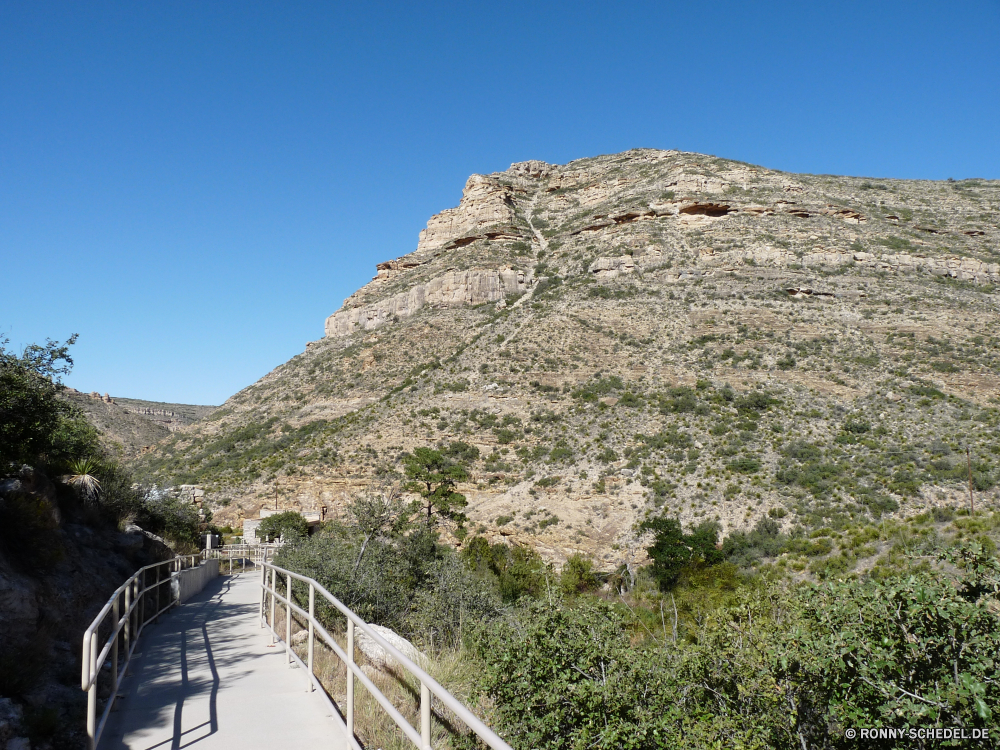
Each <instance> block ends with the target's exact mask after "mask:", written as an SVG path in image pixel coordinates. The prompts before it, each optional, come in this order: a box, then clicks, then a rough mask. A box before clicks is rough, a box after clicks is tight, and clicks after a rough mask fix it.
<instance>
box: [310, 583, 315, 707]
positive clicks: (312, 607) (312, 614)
mask: <svg viewBox="0 0 1000 750" xmlns="http://www.w3.org/2000/svg"><path fill="white" fill-rule="evenodd" d="M315 619H316V587H315V586H313V584H312V581H310V582H309V692H312V691H313V690H315V689H316V686H315V685H313V681H312V675H313V674H314V672H313V639H314V635H315V629H314V628H313V622H314V621H315Z"/></svg>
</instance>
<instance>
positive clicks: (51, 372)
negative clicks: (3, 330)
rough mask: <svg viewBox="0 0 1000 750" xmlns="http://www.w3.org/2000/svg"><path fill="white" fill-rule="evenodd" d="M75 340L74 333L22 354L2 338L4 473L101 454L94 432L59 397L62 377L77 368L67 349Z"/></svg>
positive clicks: (0, 466) (0, 448)
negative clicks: (15, 466)
mask: <svg viewBox="0 0 1000 750" xmlns="http://www.w3.org/2000/svg"><path fill="white" fill-rule="evenodd" d="M75 341H76V335H75V334H74V335H73V336H70V337H69V339H67V340H66V343H64V344H60V343H59V342H57V341H52V340H49V341H47V342H46V344H45V346H40V345H38V344H31V345H30V346H27V347H25V349H24V351H23V352H22V354H20V355H17V354H15V353H14V352H10V351H8V350H7V349H6V348H5V345H6V344H7V343H8V340H7V339H0V471H3V470H5V469H6V468H7V467H8V466H9V465H10V464H31V465H37V464H40V463H46V462H49V463H52V462H56V463H58V462H65V461H70V460H72V459H74V458H82V457H84V456H87V455H91V454H94V453H96V452H97V436H96V432H95V431H94V429H93V428H92V427H90V426H89V425H88V424H87V423H86V421H85V420H84V419H83V418H82V417H81V416H80V415H79V414H78V413H77V412H76V410H74V409H73V408H72V407H71V406H70V405H69V404H68V403H66V402H65V401H63V400H61V399H60V398H59V397H58V394H59V391H60V390H61V389H62V385H61V384H60V383H59V376H60V375H63V374H65V373H67V372H69V370H70V368H71V367H72V366H73V360H72V359H71V358H70V356H69V353H68V350H69V347H70V346H71V345H72V344H73V343H74V342H75ZM60 362H62V363H63V364H59V363H60Z"/></svg>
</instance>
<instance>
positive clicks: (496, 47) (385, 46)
mask: <svg viewBox="0 0 1000 750" xmlns="http://www.w3.org/2000/svg"><path fill="white" fill-rule="evenodd" d="M998 40H1000V2H997V1H996V0H993V1H991V2H975V1H972V2H964V3H925V2H884V3H870V2H866V3H846V2H838V3H802V2H796V3H790V2H789V3H768V2H758V3H745V2H744V3H727V2H716V3H711V4H707V3H691V2H684V3H673V2H665V1H663V0H661V1H660V2H649V3H642V2H617V3H593V4H588V3H580V2H574V3H569V2H567V3H544V2H535V3H497V2H488V3H486V2H482V3H480V2H455V3H419V4H416V3H410V4H404V3H395V4H388V3H378V2H368V3H339V4H337V3H296V2H288V0H283V2H280V3H278V2H270V3H262V2H240V3H232V2H206V1H205V0H198V1H197V2H168V1H165V2H156V3H131V2H116V3H111V2H91V3H79V2H73V3H70V2H66V3H56V2H31V3H20V2H14V1H13V0H0V283H2V288H0V335H4V336H7V337H8V338H10V339H11V345H13V346H22V345H24V344H26V343H30V342H33V341H42V340H44V339H45V338H46V337H52V338H57V339H64V338H66V337H67V336H68V335H69V334H71V333H73V332H78V333H79V334H80V340H79V343H78V344H77V346H76V347H75V358H76V363H77V364H76V368H75V370H74V372H73V373H72V375H71V376H70V377H69V378H68V379H67V383H68V384H69V385H72V386H73V387H76V388H79V389H81V390H85V391H90V390H99V391H101V392H105V391H107V392H110V393H112V394H113V395H119V396H131V397H136V398H147V399H153V400H162V401H177V402H189V403H221V402H222V401H224V400H225V399H226V398H227V397H229V396H230V395H232V394H233V393H235V392H236V391H238V390H239V389H241V388H243V387H245V386H247V385H249V384H250V383H252V382H253V381H255V380H257V379H258V378H259V377H261V376H263V375H264V374H265V373H267V372H268V371H269V370H271V369H272V368H274V367H275V366H277V365H278V364H280V363H281V362H283V361H285V360H287V359H288V358H290V357H291V356H293V355H294V354H296V353H298V352H300V351H302V350H303V348H304V345H305V343H306V341H309V340H314V339H317V338H319V337H320V336H321V335H322V332H323V328H322V326H323V320H324V318H325V317H326V316H327V315H329V314H330V313H332V312H333V311H334V310H336V309H337V308H338V307H339V306H340V304H341V303H342V302H343V300H344V298H345V297H347V296H348V295H349V294H351V293H352V292H353V291H354V290H356V289H357V288H358V287H359V286H361V285H362V284H364V283H365V282H367V281H368V280H369V279H370V278H371V276H372V275H373V273H374V265H375V263H377V262H379V261H382V260H387V259H390V258H394V257H397V256H399V255H403V254H405V253H407V252H410V251H412V250H413V249H414V248H415V246H416V241H417V233H418V232H419V231H420V230H421V229H422V228H423V227H424V225H425V223H426V221H427V218H428V217H429V216H430V215H431V214H433V213H436V212H438V211H440V210H442V209H445V208H448V207H451V206H454V205H455V204H457V202H458V199H459V197H460V196H461V189H462V185H463V184H464V182H465V180H466V178H467V177H468V175H469V174H471V173H473V172H492V171H497V170H502V169H506V168H507V167H508V166H509V165H510V164H511V163H512V162H515V161H523V160H525V159H543V160H545V161H549V162H557V163H564V162H566V161H569V160H571V159H576V158H580V157H585V156H593V155H596V154H601V153H613V152H617V151H623V150H626V149H629V148H634V147H651V148H678V149H684V150H690V151H700V152H704V153H710V154H715V155H718V156H724V157H728V158H733V159H738V160H741V161H749V162H754V163H757V164H762V165H764V166H767V167H772V168H777V169H783V170H788V171H800V172H821V173H837V174H853V175H865V176H885V177H914V178H916V177H919V178H933V179H945V178H948V177H954V178H956V179H958V178H964V177H986V178H993V179H996V178H1000V41H998Z"/></svg>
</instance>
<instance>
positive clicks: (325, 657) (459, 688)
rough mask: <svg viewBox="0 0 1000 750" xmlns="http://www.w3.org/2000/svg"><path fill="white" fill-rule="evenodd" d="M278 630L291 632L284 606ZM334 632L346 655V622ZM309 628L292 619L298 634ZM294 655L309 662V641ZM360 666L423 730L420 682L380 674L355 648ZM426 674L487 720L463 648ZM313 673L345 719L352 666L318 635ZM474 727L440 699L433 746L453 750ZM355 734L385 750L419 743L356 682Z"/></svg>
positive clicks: (437, 659)
mask: <svg viewBox="0 0 1000 750" xmlns="http://www.w3.org/2000/svg"><path fill="white" fill-rule="evenodd" d="M275 621H276V622H275V630H276V631H277V632H278V633H279V634H281V635H282V636H283V635H284V633H285V610H284V608H283V607H282V606H281V605H280V603H279V605H278V606H277V607H276V608H275ZM328 625H330V627H328V632H330V634H331V635H332V636H333V637H334V639H335V640H336V642H337V645H338V646H339V647H340V648H341V649H344V650H345V651H346V649H347V635H346V623H345V621H344V620H340V621H339V622H337V623H328ZM307 628H308V623H307V622H305V621H304V620H303V618H301V617H299V616H298V615H293V617H292V634H293V635H294V634H295V633H297V632H299V631H300V630H306V629H307ZM293 650H294V651H295V653H296V654H297V655H298V656H299V658H301V659H302V661H303V662H306V661H307V658H308V644H307V643H306V642H303V643H301V644H297V645H294V646H293ZM355 661H356V662H357V663H358V664H359V665H360V666H361V668H362V670H363V671H364V673H365V675H366V676H367V677H368V678H369V679H370V680H371V681H372V682H373V683H375V686H376V687H377V688H378V689H379V690H380V691H381V692H382V694H383V695H384V696H385V697H386V698H387V699H388V700H389V702H391V703H392V705H393V706H395V707H396V709H397V710H398V711H399V712H400V714H402V715H403V717H404V718H405V719H406V720H407V721H408V722H409V723H410V725H411V726H412V727H413V728H414V729H415V730H416V731H417V732H418V733H419V731H420V681H419V680H418V679H417V678H416V677H414V676H413V675H411V674H409V673H408V672H407V671H406V670H405V669H403V668H402V667H399V668H396V669H392V668H386V669H378V668H376V667H374V666H373V665H372V664H371V663H370V662H369V661H368V659H366V657H365V656H364V654H363V653H361V651H360V650H359V649H355ZM426 670H427V672H428V674H430V675H431V676H432V677H433V678H434V679H435V680H437V681H438V682H439V683H440V684H441V685H443V686H445V687H446V688H447V689H448V691H449V692H451V694H452V695H453V696H455V698H457V699H458V700H459V701H460V702H462V703H463V704H464V705H465V706H467V707H468V708H469V709H470V710H471V711H472V712H473V713H475V714H476V715H477V716H479V717H480V718H485V717H486V715H487V714H488V712H489V706H488V705H485V704H481V703H480V702H477V701H474V699H473V698H472V686H473V682H474V675H475V672H474V667H473V665H472V664H471V662H470V660H469V659H467V658H465V653H464V651H463V650H461V649H446V650H441V651H438V652H435V653H434V654H432V655H429V658H428V662H427V666H426ZM313 671H314V673H315V675H316V677H317V678H318V679H319V682H320V684H321V685H323V688H324V689H325V690H326V693H327V695H329V696H330V698H331V699H332V700H333V702H334V703H335V704H336V705H337V707H338V709H339V710H340V713H341V716H344V715H345V708H346V703H347V667H346V666H345V665H344V663H343V662H342V661H341V659H340V657H339V656H337V654H336V653H334V651H333V649H332V648H330V647H329V646H328V645H327V644H326V643H325V642H324V641H323V640H322V639H321V638H320V636H319V635H318V634H317V636H316V640H315V645H314V649H313ZM468 731H469V730H468V727H467V726H466V725H465V724H464V723H463V722H462V721H461V720H460V719H458V718H457V717H456V716H455V715H454V714H453V713H452V712H451V711H450V710H449V709H448V708H446V707H445V706H444V705H443V704H442V703H441V702H440V701H439V700H438V699H437V698H434V699H433V701H432V704H431V745H432V747H434V748H452V747H454V743H453V740H454V739H455V738H457V737H460V736H462V735H464V734H467V733H468ZM354 732H355V735H356V736H357V738H358V740H359V741H360V742H361V744H362V745H364V746H365V747H368V748H381V750H409V749H410V748H412V747H413V744H412V743H411V742H410V741H409V739H408V738H407V737H406V735H405V734H404V733H403V732H402V730H401V729H400V728H399V727H398V726H397V725H396V723H395V721H393V719H392V718H391V717H390V716H389V715H388V714H387V713H386V712H385V710H384V709H383V708H382V706H381V705H379V703H378V701H377V700H376V699H375V698H374V696H372V694H371V693H369V691H368V690H367V688H365V686H364V685H362V684H361V681H360V680H355V688H354Z"/></svg>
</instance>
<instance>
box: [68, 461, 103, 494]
mask: <svg viewBox="0 0 1000 750" xmlns="http://www.w3.org/2000/svg"><path fill="white" fill-rule="evenodd" d="M100 467H101V465H100V463H99V462H98V461H97V460H96V459H94V458H89V457H88V458H79V459H77V460H75V461H73V462H72V463H70V465H69V468H70V471H71V472H72V474H71V475H70V478H69V483H70V484H71V485H72V486H73V487H74V489H76V491H77V492H78V493H79V494H80V496H81V497H82V498H83V500H84V502H85V503H87V504H88V505H94V504H95V503H96V502H97V499H98V498H99V497H100V495H101V482H100V480H99V479H98V478H97V477H96V476H95V473H96V472H97V471H98V470H99V469H100Z"/></svg>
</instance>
